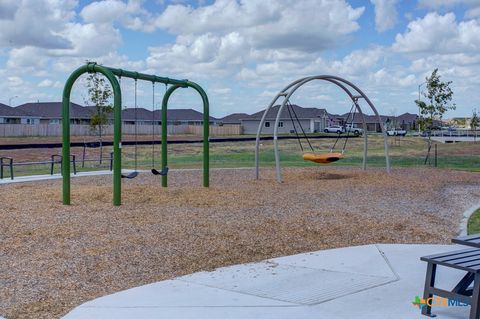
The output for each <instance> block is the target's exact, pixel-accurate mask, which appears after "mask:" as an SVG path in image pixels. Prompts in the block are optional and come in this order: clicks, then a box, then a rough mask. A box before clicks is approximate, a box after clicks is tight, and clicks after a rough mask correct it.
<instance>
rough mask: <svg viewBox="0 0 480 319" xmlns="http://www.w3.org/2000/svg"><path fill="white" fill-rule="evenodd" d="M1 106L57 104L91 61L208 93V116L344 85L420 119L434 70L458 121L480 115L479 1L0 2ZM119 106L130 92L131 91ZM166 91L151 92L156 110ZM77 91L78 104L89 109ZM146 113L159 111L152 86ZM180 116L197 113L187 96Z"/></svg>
mask: <svg viewBox="0 0 480 319" xmlns="http://www.w3.org/2000/svg"><path fill="white" fill-rule="evenodd" d="M0 29H1V30H2V33H1V34H0V75H1V76H2V78H3V79H4V80H3V81H1V83H0V102H1V103H4V104H8V103H9V102H11V103H12V104H13V105H18V104H21V103H24V102H31V101H37V100H39V101H60V100H61V92H62V88H63V83H64V82H65V79H66V78H67V77H68V75H69V74H70V73H71V72H72V71H73V70H74V69H75V68H77V67H78V66H80V65H81V64H82V63H84V62H85V61H86V60H90V61H97V62H99V63H102V64H104V65H108V66H113V67H121V68H125V69H129V70H134V71H139V72H146V73H154V74H157V75H161V76H168V77H173V78H179V79H184V78H188V79H190V80H192V81H195V82H197V83H199V84H200V85H202V86H203V87H204V88H205V89H206V91H207V93H208V95H209V98H210V102H211V113H212V115H214V116H223V115H226V114H229V113H233V112H246V113H253V112H256V111H259V110H261V109H262V108H264V107H265V106H266V105H267V104H268V103H269V102H270V100H271V98H272V97H273V96H274V95H275V94H276V92H278V91H279V90H280V89H282V88H283V87H284V86H286V85H287V84H288V83H290V82H291V81H294V80H295V79H297V78H300V77H304V76H308V75H320V74H331V75H338V76H341V77H344V78H346V79H348V80H350V81H352V82H353V83H355V84H357V85H358V86H359V87H360V88H361V89H362V90H364V91H365V92H366V93H367V95H368V96H369V97H370V99H371V100H372V101H373V102H374V104H375V105H376V106H377V108H378V109H379V110H380V112H381V113H383V114H388V115H399V114H402V113H404V112H412V113H414V112H416V106H415V104H414V100H415V99H416V98H417V97H418V85H419V84H420V83H422V82H423V81H424V79H425V77H426V76H427V75H428V74H430V73H431V72H432V70H433V69H434V68H439V72H440V74H441V75H442V78H443V79H444V80H448V81H453V84H452V87H453V89H454V92H455V96H454V100H455V103H456V105H457V110H455V111H450V112H448V114H447V115H446V117H453V116H470V115H471V113H472V110H473V109H474V108H480V103H479V102H480V93H479V87H480V86H479V85H480V1H478V0H411V1H400V0H349V1H347V0H345V1H344V0H296V1H295V0H264V1H260V0H242V1H236V0H209V1H181V0H177V1H168V0H163V1H162V0H156V1H153V0H152V1H141V0H128V1H127V0H103V1H84V0H82V1H75V0H14V1H13V0H0ZM122 89H123V92H124V104H125V105H127V106H132V105H133V94H134V92H133V83H132V81H128V80H126V81H124V83H123V84H122ZM163 91H164V87H163V86H159V87H157V88H156V92H157V96H156V100H157V101H160V100H161V95H162V93H163ZM85 93H86V91H85V88H84V86H83V83H82V82H79V83H78V85H77V86H76V88H75V90H74V92H73V99H74V101H76V102H78V103H82V104H83V102H84V99H85ZM137 94H138V100H139V105H140V106H142V107H146V108H149V109H151V108H152V96H151V95H152V88H151V83H139V90H138V92H137ZM292 102H293V103H296V104H299V105H302V106H306V107H323V108H327V110H328V111H330V112H332V113H343V112H346V111H347V110H348V109H349V108H350V103H349V102H348V100H347V99H346V97H345V96H344V95H342V94H341V92H340V91H339V90H338V89H337V88H335V87H332V85H328V84H326V83H323V82H322V83H312V84H309V85H308V86H305V87H304V88H302V89H301V90H299V91H298V92H297V93H296V94H295V95H294V97H293V98H292ZM172 107H173V108H190V107H191V108H195V109H198V110H201V107H200V101H199V99H198V97H197V96H196V95H195V94H193V93H192V92H189V91H188V90H181V91H180V92H178V94H176V95H175V96H174V98H173V99H172Z"/></svg>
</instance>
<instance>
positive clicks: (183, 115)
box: [154, 109, 217, 121]
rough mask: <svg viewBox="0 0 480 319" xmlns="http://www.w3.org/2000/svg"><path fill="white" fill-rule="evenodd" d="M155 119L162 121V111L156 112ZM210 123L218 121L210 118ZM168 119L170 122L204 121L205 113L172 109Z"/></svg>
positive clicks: (168, 111) (168, 113)
mask: <svg viewBox="0 0 480 319" xmlns="http://www.w3.org/2000/svg"><path fill="white" fill-rule="evenodd" d="M154 113H155V119H156V120H160V119H161V118H162V111H161V110H156V111H154ZM209 118H210V121H216V120H217V119H216V118H214V117H213V116H210V117H209ZM167 119H168V120H169V121H203V113H201V112H198V111H195V110H192V109H170V110H167Z"/></svg>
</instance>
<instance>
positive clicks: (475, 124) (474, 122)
mask: <svg viewBox="0 0 480 319" xmlns="http://www.w3.org/2000/svg"><path fill="white" fill-rule="evenodd" d="M479 124H480V119H479V118H478V115H477V110H476V109H474V110H473V113H472V118H471V119H470V128H471V129H472V130H474V131H475V135H474V136H475V142H476V141H477V127H478V125H479Z"/></svg>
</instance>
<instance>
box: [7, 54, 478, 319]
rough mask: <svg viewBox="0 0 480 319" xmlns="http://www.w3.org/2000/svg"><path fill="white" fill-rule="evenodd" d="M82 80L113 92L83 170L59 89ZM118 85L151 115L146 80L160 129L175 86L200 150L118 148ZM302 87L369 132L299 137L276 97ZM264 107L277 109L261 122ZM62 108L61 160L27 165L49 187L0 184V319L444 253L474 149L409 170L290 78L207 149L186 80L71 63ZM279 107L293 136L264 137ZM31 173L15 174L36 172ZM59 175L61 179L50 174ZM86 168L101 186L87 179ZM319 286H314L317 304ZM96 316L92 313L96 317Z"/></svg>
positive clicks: (413, 148)
mask: <svg viewBox="0 0 480 319" xmlns="http://www.w3.org/2000/svg"><path fill="white" fill-rule="evenodd" d="M85 73H102V74H103V75H104V76H105V77H106V78H107V79H108V81H109V82H110V84H111V86H112V89H113V92H114V94H113V101H114V103H113V113H114V115H113V126H114V130H113V138H112V136H110V137H109V139H110V140H109V144H108V145H106V146H105V147H104V148H103V147H102V152H103V154H104V155H103V156H101V158H102V160H101V161H100V160H98V163H97V160H96V159H95V158H97V159H98V158H99V155H98V150H99V149H98V145H97V144H95V145H94V146H91V145H87V143H84V144H83V148H82V147H81V146H80V147H79V146H78V145H75V144H72V142H74V141H75V139H73V138H71V136H70V134H69V132H70V122H71V121H70V117H69V112H70V109H69V107H70V92H71V89H72V87H73V85H74V83H75V81H76V80H77V79H78V78H79V77H80V76H81V75H82V74H85ZM122 77H126V78H131V79H133V80H134V81H135V82H134V83H135V93H134V96H135V112H136V109H137V81H138V80H143V81H150V82H151V83H152V105H155V93H154V90H155V83H162V84H165V85H170V86H169V87H168V88H166V91H165V95H164V96H163V100H162V103H161V105H162V107H161V114H162V118H161V122H162V123H167V122H168V121H167V108H168V100H169V98H170V96H171V95H172V94H173V93H174V92H175V91H176V90H177V89H180V88H190V89H194V90H195V91H196V92H197V93H198V94H199V96H200V98H201V101H202V103H203V128H202V133H203V134H202V136H201V139H200V141H199V142H198V141H197V142H196V143H186V144H175V143H171V144H169V143H167V142H169V140H168V138H169V136H168V134H167V125H163V126H161V134H160V136H159V137H158V140H159V141H161V145H156V143H152V142H154V141H153V140H152V141H150V142H148V141H147V143H143V144H142V143H138V142H139V140H138V136H137V134H135V135H134V136H133V139H134V142H133V143H132V141H131V140H130V141H126V139H127V137H126V136H122V126H121V122H122V121H121V120H122V119H121V107H122V92H121V79H122ZM315 80H321V81H327V82H330V83H333V84H335V85H337V86H338V87H340V88H341V89H342V90H343V91H344V92H345V93H346V94H347V96H348V97H349V98H350V99H351V101H352V105H351V109H350V112H349V113H348V116H347V119H346V121H347V123H346V124H345V125H346V126H348V125H350V127H352V123H353V117H354V116H355V114H357V113H358V114H360V115H361V116H362V121H363V128H364V131H365V132H366V122H365V118H364V117H363V115H362V114H363V113H362V112H363V110H362V107H364V108H365V104H363V106H362V107H361V104H360V102H359V100H362V101H364V102H365V103H366V105H367V107H368V109H370V110H371V111H372V112H373V113H374V114H375V116H376V117H377V119H378V123H379V126H380V129H381V134H373V135H370V136H367V135H366V134H364V135H363V136H351V137H350V136H349V135H348V134H347V136H346V137H342V136H340V135H341V134H338V136H330V137H326V138H325V136H312V135H307V134H306V133H305V130H304V128H303V127H302V125H301V121H300V120H299V118H298V116H297V115H296V114H295V110H294V108H293V107H292V105H291V103H290V101H289V98H290V97H291V96H292V94H293V93H294V92H295V91H296V90H297V89H298V88H300V87H301V86H302V85H304V84H306V83H308V82H311V81H315ZM276 103H281V105H280V107H279V108H277V113H276V114H273V115H272V114H270V113H269V112H270V111H271V110H273V109H274V108H273V106H274V105H275V104H276ZM62 105H63V107H62V113H63V116H62V127H63V130H62V133H63V134H62V148H61V149H50V150H48V152H50V154H47V153H45V152H47V151H45V152H44V153H40V154H36V155H35V156H43V157H48V156H51V155H53V154H52V152H54V153H55V156H56V157H55V158H56V160H55V162H54V159H53V157H52V160H51V162H47V164H51V165H52V174H53V175H52V176H49V175H47V177H48V178H50V177H51V178H53V179H51V180H46V179H45V178H44V177H45V176H43V180H41V181H40V178H37V180H35V179H36V178H35V177H32V178H31V181H30V182H28V183H23V182H21V183H13V182H14V180H13V179H12V180H7V179H5V178H4V179H3V180H2V184H3V185H0V187H1V188H0V190H1V191H2V202H3V203H4V205H2V207H1V208H0V217H1V219H2V224H1V225H0V236H1V237H2V249H3V251H2V263H1V264H0V274H1V277H0V281H1V282H2V287H1V289H0V300H1V303H0V314H1V315H4V316H6V317H7V318H9V319H11V318H53V317H54V318H56V317H61V316H63V315H65V314H67V313H68V312H69V311H71V310H72V309H73V308H75V307H77V306H79V305H81V304H83V303H85V302H87V301H89V300H92V299H94V298H98V297H101V296H105V295H108V294H112V293H115V292H119V291H122V290H125V289H128V288H133V287H138V286H141V285H145V284H149V283H154V282H157V281H161V280H165V279H172V278H176V277H178V276H182V275H187V274H191V273H195V272H199V271H214V270H216V269H217V268H219V267H224V266H231V265H236V264H242V263H251V262H259V261H263V260H265V259H270V258H275V257H281V256H288V255H292V254H297V253H305V252H314V251H319V250H325V249H329V248H339V247H348V246H357V245H371V244H377V243H381V244H397V243H399V244H416V243H417V244H428V243H431V244H433V243H434V244H439V243H444V244H446V243H448V242H449V240H450V239H451V237H453V236H455V235H457V234H458V232H459V227H460V224H461V223H462V222H463V217H464V216H463V212H464V211H465V210H466V209H468V208H470V207H471V206H472V205H474V204H476V201H477V198H478V196H479V195H480V191H478V186H479V185H480V182H479V177H480V173H477V172H475V171H477V170H478V168H479V167H478V164H476V163H475V162H474V158H475V155H478V154H479V149H478V146H477V145H476V144H475V145H473V146H472V147H471V148H469V149H468V150H464V151H460V150H461V149H460V148H458V147H457V146H456V145H449V146H448V147H447V146H445V147H440V148H439V149H437V146H435V152H434V156H433V155H432V157H430V158H429V163H430V164H431V166H433V167H429V166H425V164H426V161H425V163H423V164H421V163H422V161H423V156H422V155H423V154H424V153H423V152H424V143H423V142H422V140H421V139H420V138H419V137H411V138H391V139H389V138H388V137H387V135H386V131H385V128H384V126H383V123H382V122H381V119H380V116H379V114H378V112H377V111H376V109H375V107H374V105H373V103H372V102H371V101H370V100H369V99H368V97H367V96H366V95H365V94H364V93H363V92H362V91H361V90H360V89H359V88H358V87H356V86H355V85H354V84H352V83H350V82H348V81H347V80H344V79H342V78H339V77H335V76H328V75H325V76H311V77H305V78H301V79H299V80H297V81H294V82H292V83H291V84H289V85H288V86H287V87H285V88H284V89H283V90H282V91H280V92H279V93H278V94H277V96H276V97H275V98H274V99H273V101H272V102H271V104H270V105H269V106H268V107H267V108H266V109H265V111H264V115H263V117H262V119H261V121H260V124H259V126H258V127H259V129H258V133H257V135H256V136H255V137H254V138H252V139H251V140H250V141H228V142H225V143H222V142H218V141H217V143H216V144H215V143H211V140H210V137H209V132H210V131H209V120H208V119H209V101H208V97H207V94H206V93H205V91H204V90H203V89H202V88H201V87H200V86H199V85H198V84H196V83H195V82H191V81H189V80H175V79H170V78H165V77H158V76H156V75H147V74H141V73H137V72H131V71H126V70H122V69H114V68H109V67H104V66H101V65H98V64H96V63H87V64H86V65H84V66H81V67H79V68H78V69H77V70H75V71H74V72H73V73H72V74H71V76H70V77H69V79H68V80H67V82H66V85H65V88H64V94H63V102H62ZM282 109H284V110H285V111H286V112H288V113H289V114H290V119H291V124H292V126H293V130H294V132H295V137H296V139H286V138H285V136H279V134H278V131H277V130H278V127H279V125H278V123H279V119H280V116H281V113H282ZM292 112H293V114H292ZM270 116H274V117H275V119H276V120H275V126H274V130H273V138H272V139H262V137H264V135H263V134H262V128H263V127H264V125H263V123H264V121H265V119H266V118H269V117H270ZM349 119H350V121H351V122H350V124H349V123H348V121H349ZM357 135H359V134H357ZM153 137H155V136H153ZM130 138H132V136H130ZM77 139H78V138H77ZM140 142H141V141H140ZM170 142H174V141H170ZM187 142H189V141H187ZM347 142H348V148H347ZM302 143H303V144H302ZM307 145H308V147H307ZM299 147H300V150H299ZM60 150H61V155H60V154H59V153H60ZM437 151H440V156H437V155H438V152H437ZM79 154H81V155H80V156H79ZM9 155H10V156H12V157H13V156H15V158H16V160H19V161H20V162H17V163H18V166H22V164H23V165H25V164H28V165H30V164H32V163H31V162H30V163H29V162H28V161H33V162H34V163H36V162H35V160H36V158H34V157H33V155H32V152H31V150H29V149H24V150H15V151H13V152H10V153H9ZM472 155H473V156H472ZM73 156H75V158H76V160H75V161H73V158H74V157H73ZM79 157H80V158H82V160H81V167H79V171H80V172H86V171H93V172H90V173H89V174H88V175H89V176H85V174H84V176H81V174H78V175H77V174H76V172H77V170H76V164H79V162H80V160H79ZM85 158H89V159H93V160H92V162H87V164H88V163H90V164H91V165H87V166H84V164H85V163H84V159H85ZM465 158H467V160H465ZM446 159H448V160H446ZM3 161H5V162H3ZM22 161H23V162H22ZM100 162H101V163H100ZM4 163H6V164H4ZM12 163H13V160H12V158H3V159H2V168H5V167H7V168H8V170H9V172H10V174H11V172H13V168H14V165H13V164H12ZM319 163H321V164H329V165H323V166H322V165H319ZM44 164H45V163H44ZM54 164H56V165H58V166H57V171H55V172H54V171H53V169H54V167H53V165H54ZM35 165H36V164H35ZM35 165H32V166H31V167H30V168H29V169H30V170H29V171H23V172H21V173H20V175H28V174H29V173H30V174H35V173H38V172H40V169H41V168H40V167H37V166H35ZM420 165H422V167H421V168H420V167H416V166H420ZM282 166H283V168H282ZM392 166H393V167H392ZM273 167H274V168H275V169H273ZM434 167H436V168H434ZM438 167H441V168H450V169H455V170H446V169H438ZM60 169H61V173H62V174H61V175H60V174H54V173H58V172H59V170H60ZM96 170H101V171H102V172H101V174H103V175H95V174H96V173H95V171H96ZM457 170H458V171H457ZM462 170H463V171H462ZM2 172H3V171H2ZM112 177H113V178H112ZM24 180H28V177H27V178H24ZM398 247H400V246H398ZM372 248H373V246H370V248H368V247H367V248H365V249H372ZM434 248H435V246H432V247H431V249H434ZM362 249H364V248H361V249H360V251H361V250H362ZM392 249H393V250H396V249H397V248H392ZM398 249H400V250H401V249H402V248H398ZM442 249H447V250H448V247H447V248H446V247H443V248H442ZM378 253H379V251H376V253H375V254H377V255H378ZM412 256H413V255H412V254H411V253H410V257H412ZM377 257H378V256H377ZM302 258H303V257H302ZM415 258H417V257H415ZM431 262H435V260H433V261H431ZM429 267H431V266H429ZM374 268H375V267H374ZM392 269H393V268H392ZM429 269H430V268H429ZM286 272H287V275H290V274H289V271H286ZM324 275H325V276H326V277H328V278H329V280H333V279H334V278H335V277H336V276H334V275H332V273H324ZM332 276H333V277H332ZM345 276H347V277H345ZM348 276H356V278H357V279H358V278H360V280H363V279H365V280H366V283H365V286H362V285H360V286H362V287H363V288H361V289H369V288H371V287H373V286H376V285H377V284H378V282H376V281H375V280H377V279H378V280H380V281H381V284H382V285H383V284H388V283H391V282H393V281H391V280H390V279H391V278H387V279H388V280H387V281H386V278H383V279H382V278H377V279H374V278H370V277H368V276H367V277H368V278H367V277H365V276H364V278H363V279H362V275H360V274H353V273H345V272H343V273H342V274H341V275H340V277H342V278H343V279H342V280H346V281H345V282H344V284H345V287H348V286H350V285H349V282H350V281H351V280H350V279H348V278H350V277H348ZM395 276H396V275H395ZM415 276H418V271H417V272H416V273H415ZM380 277H381V276H380ZM470 278H471V277H469V276H467V277H465V279H464V281H463V282H460V283H459V285H461V286H462V287H463V286H464V285H465V282H466V281H468V280H470ZM289 280H292V279H291V278H290V279H289ZM307 280H308V278H307ZM352 280H356V279H355V278H353V279H352ZM393 280H394V281H397V280H399V277H398V276H397V277H395V278H394V279H393ZM252 281H254V280H253V279H252ZM293 281H294V280H293ZM375 282H376V283H375ZM332 283H333V281H332V282H331V283H330V284H332ZM367 283H368V284H367ZM372 285H373V286H372ZM334 286H335V285H330V286H328V285H325V287H323V288H322V289H323V290H324V291H326V292H327V293H328V291H329V290H330V289H331V288H332V287H334ZM467 287H468V285H466V286H465V288H467ZM479 287H480V286H479ZM317 288H318V287H317ZM349 288H352V287H349ZM353 288H355V287H353ZM357 288H358V287H357ZM357 288H355V289H357ZM269 289H271V287H270V288H269ZM355 289H353V290H351V291H352V294H353V292H355V291H357V290H355ZM479 289H480V288H479ZM407 292H409V291H407ZM339 296H340V295H339ZM328 300H330V299H328V298H327V299H319V300H317V301H315V302H313V301H312V302H313V303H323V302H324V301H328ZM472 309H474V308H473V307H472ZM112 316H114V315H113V314H111V313H108V311H107V314H106V317H105V318H111V317H112ZM80 318H82V315H80Z"/></svg>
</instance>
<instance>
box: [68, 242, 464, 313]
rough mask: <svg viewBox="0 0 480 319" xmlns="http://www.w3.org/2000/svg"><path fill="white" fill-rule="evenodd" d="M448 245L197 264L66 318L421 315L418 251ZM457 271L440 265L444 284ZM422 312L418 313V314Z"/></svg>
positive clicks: (444, 248) (451, 309) (345, 250)
mask: <svg viewBox="0 0 480 319" xmlns="http://www.w3.org/2000/svg"><path fill="white" fill-rule="evenodd" d="M453 249H459V247H458V246H453V245H383V244H381V245H366V246H357V247H347V248H340V249H332V250H324V251H318V252H314V253H306V254H300V255H294V256H287V257H280V258H275V259H270V260H267V261H264V262H259V263H251V264H243V265H236V266H231V267H225V268H220V269H217V270H216V271H213V272H199V273H195V274H191V275H187V276H183V277H179V278H175V279H172V280H165V281H161V282H157V283H154V284H150V285H145V286H141V287H137V288H133V289H129V290H125V291H122V292H119V293H116V294H112V295H109V296H105V297H101V298H98V299H95V300H92V301H89V302H87V303H85V304H83V305H81V306H79V307H77V308H75V309H74V310H73V311H72V312H70V313H69V314H67V315H66V316H65V317H64V318H67V319H85V318H96V319H107V318H108V319H113V318H115V319H126V318H145V319H150V318H152V319H153V318H155V319H158V318H180V319H183V318H185V319H199V318H205V319H217V318H218V319H228V318H231V319H244V318H268V319H283V318H294V319H313V318H315V319H334V318H339V319H343V318H345V319H347V318H348V319H351V318H356V319H360V318H362V319H377V318H378V319H389V318H391V319H399V318H422V316H421V315H420V311H419V309H418V307H415V306H414V305H413V304H412V301H413V300H414V299H415V296H417V295H418V296H420V297H422V293H423V285H424V280H425V269H426V264H425V263H424V262H421V261H420V260H419V258H420V256H423V255H429V254H434V253H441V252H444V251H449V250H453ZM461 277H462V273H460V272H458V271H455V270H451V269H445V268H442V267H439V273H438V277H437V282H438V283H440V284H441V285H442V286H444V287H450V286H452V285H454V284H455V283H456V281H458V280H459V279H460V278H461ZM469 310H470V308H469V307H437V308H434V313H435V314H437V315H438V317H439V318H450V319H453V318H456V319H459V318H468V313H469ZM423 318H425V317H423Z"/></svg>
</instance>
